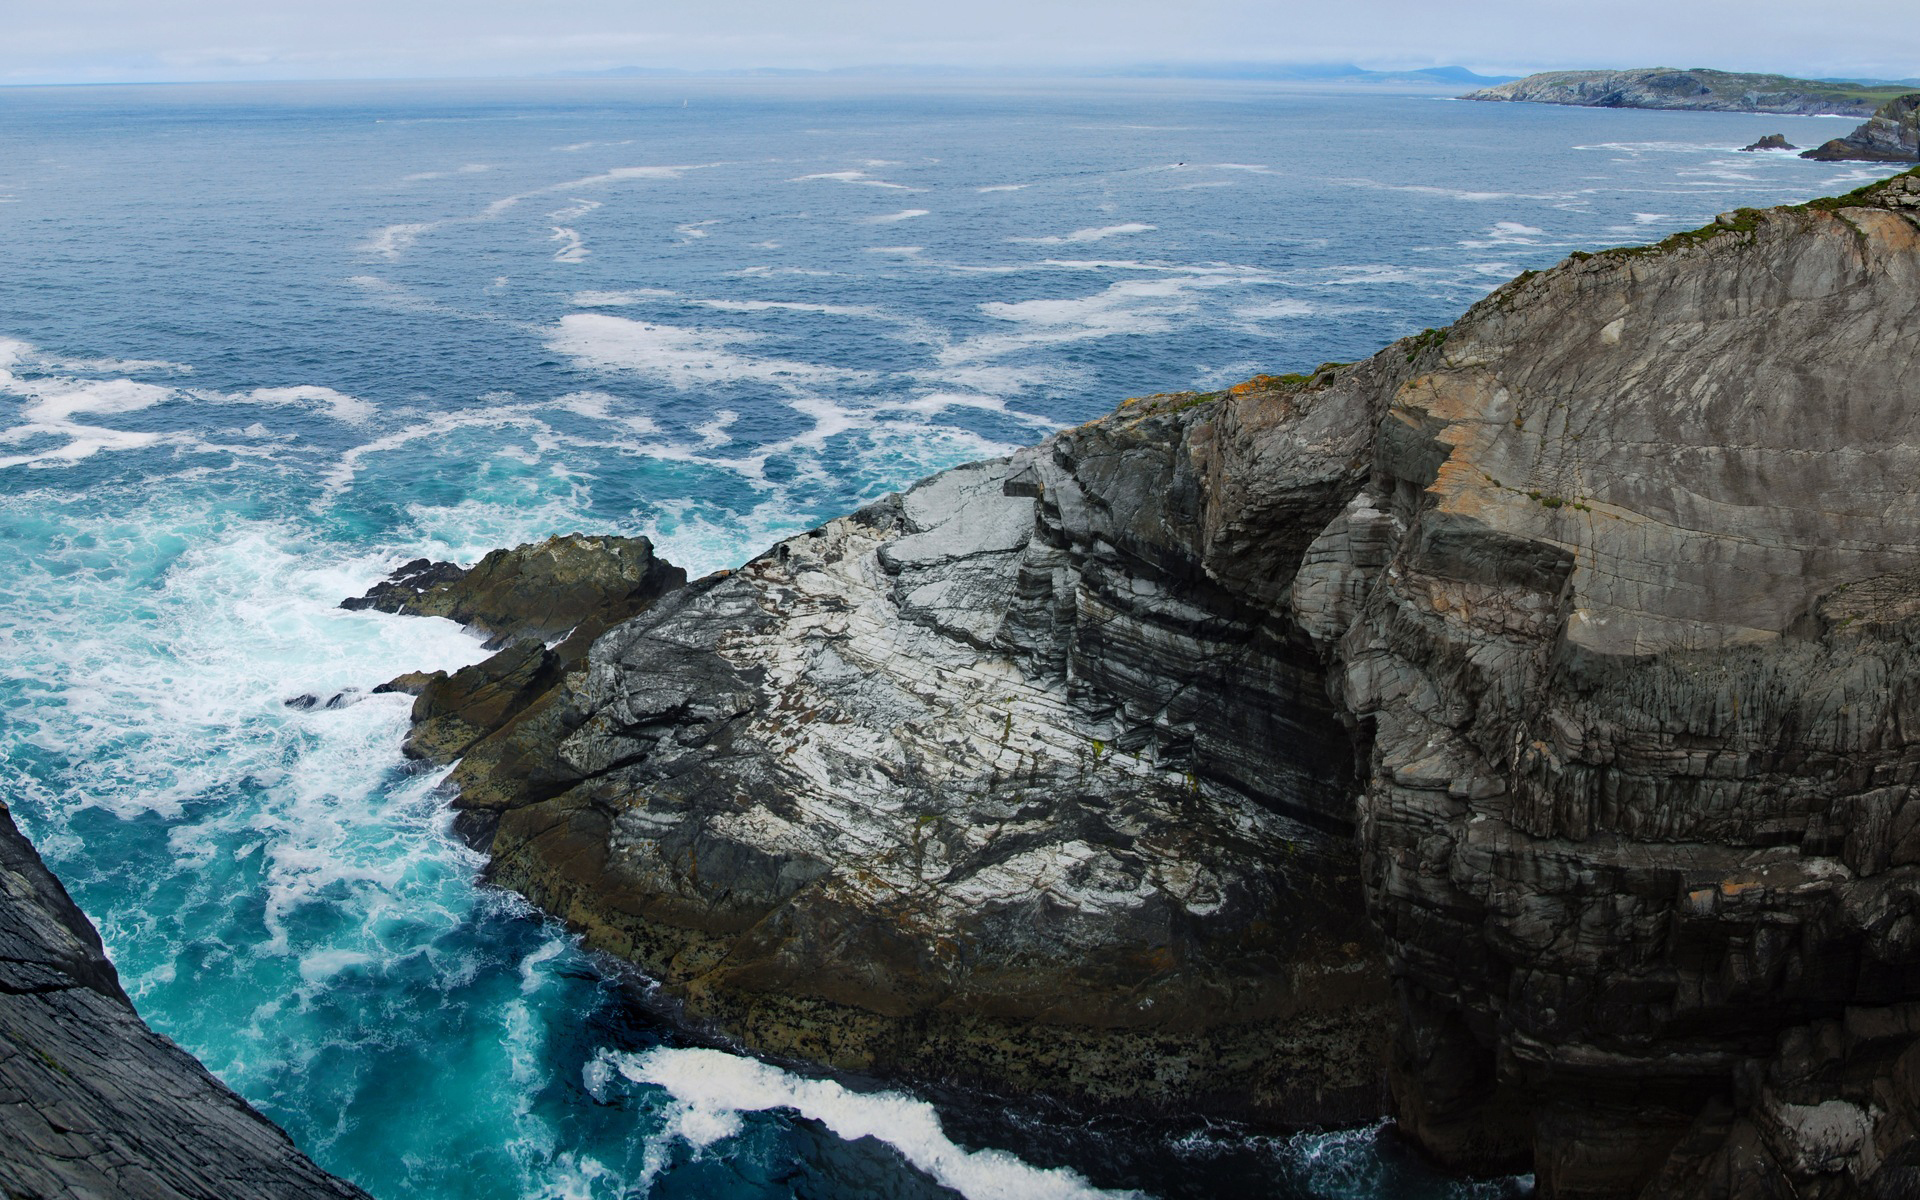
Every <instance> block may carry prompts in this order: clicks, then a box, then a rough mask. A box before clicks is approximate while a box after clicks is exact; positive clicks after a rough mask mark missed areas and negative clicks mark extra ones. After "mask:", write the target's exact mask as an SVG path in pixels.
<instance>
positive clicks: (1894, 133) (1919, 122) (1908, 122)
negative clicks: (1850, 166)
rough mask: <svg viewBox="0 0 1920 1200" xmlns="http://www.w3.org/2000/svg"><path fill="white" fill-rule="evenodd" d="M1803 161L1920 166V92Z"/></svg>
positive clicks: (1809, 153)
mask: <svg viewBox="0 0 1920 1200" xmlns="http://www.w3.org/2000/svg"><path fill="white" fill-rule="evenodd" d="M1800 157H1801V158H1811V159H1816V160H1818V161H1820V162H1896V163H1899V162H1920V92H1916V93H1914V94H1913V95H1910V96H1901V97H1898V98H1897V99H1894V100H1889V101H1888V102H1887V104H1886V105H1885V107H1883V108H1881V109H1880V111H1878V112H1876V113H1874V114H1873V116H1871V117H1869V118H1867V122H1866V124H1864V125H1862V126H1860V128H1858V129H1856V130H1854V131H1853V132H1852V133H1850V134H1848V135H1847V136H1846V137H1843V138H1834V139H1833V140H1832V141H1830V142H1827V143H1826V144H1824V145H1822V146H1819V147H1818V148H1816V149H1813V150H1809V151H1807V152H1806V153H1804V154H1802V155H1801V156H1800Z"/></svg>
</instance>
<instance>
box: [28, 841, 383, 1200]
mask: <svg viewBox="0 0 1920 1200" xmlns="http://www.w3.org/2000/svg"><path fill="white" fill-rule="evenodd" d="M0 1193H4V1194H5V1195H6V1196H7V1197H9V1198H10V1200H56V1198H58V1200H83V1198H85V1200H94V1198H99V1197H129V1198H134V1200H177V1198H183V1197H192V1198H194V1200H243V1198H245V1200H293V1198H296V1197H313V1198H316V1200H317V1198H322V1197H324V1198H326V1200H355V1198H358V1200H366V1193H365V1192H362V1191H361V1190H360V1189H359V1188H356V1187H353V1186H351V1185H350V1184H347V1183H343V1182H342V1181H340V1180H338V1179H335V1178H333V1177H332V1176H330V1175H328V1174H326V1173H325V1172H323V1171H321V1170H320V1169H319V1168H318V1167H316V1166H314V1165H313V1163H311V1162H309V1161H308V1160H307V1158H306V1157H305V1156H304V1155H302V1154H301V1153H300V1152H299V1151H298V1150H296V1149H294V1146H293V1143H292V1142H291V1141H289V1140H288V1138H287V1135H286V1134H284V1133H282V1132H281V1131H280V1130H279V1129H277V1128H275V1127H274V1126H273V1125H272V1124H271V1123H270V1122H268V1121H267V1119H266V1118H265V1117H262V1116H261V1115H260V1114H259V1113H257V1112H255V1111H254V1110H253V1109H251V1108H249V1107H248V1106H247V1104H246V1102H245V1101H244V1100H242V1099H240V1097H238V1096H236V1095H234V1094H233V1093H232V1092H231V1091H229V1090H227V1088H226V1087H225V1086H223V1085H222V1084H221V1083H220V1081H219V1080H217V1079H215V1078H214V1077H213V1076H211V1075H209V1074H208V1073H207V1071H206V1069H205V1068H204V1067H202V1066H201V1065H200V1064H199V1063H198V1062H195V1061H194V1059H193V1058H192V1056H190V1055H188V1054H187V1053H186V1052H185V1051H183V1050H181V1049H180V1048H179V1047H178V1046H175V1045H174V1044H173V1043H172V1042H170V1041H168V1040H167V1039H165V1038H163V1037H161V1036H159V1035H158V1034H156V1033H154V1032H153V1031H152V1030H150V1029H148V1028H147V1027H146V1025H145V1024H144V1023H143V1022H142V1021H141V1020H140V1018H139V1017H138V1016H137V1015H136V1014H135V1013H134V1011H133V1005H132V1004H130V1003H129V1002H128V1000H127V997H126V994H125V993H124V992H122V991H121V990H120V981H119V977H118V976H117V975H116V974H115V973H114V969H113V965H112V964H111V963H109V962H108V961H107V959H106V956H105V954H104V953H102V950H101V946H100V936H99V934H97V933H96V932H94V928H93V926H92V925H91V924H89V923H88V921H87V918H86V917H85V916H84V915H83V914H82V913H81V912H80V910H79V909H78V908H76V907H75V906H74V904H73V901H72V900H70V899H68V897H67V893H66V890H65V889H64V888H62V887H61V886H60V883H59V881H58V880H56V879H55V878H54V877H53V876H52V875H51V874H49V873H48V871H47V868H46V867H45V865H44V864H42V863H41V861H40V856H39V855H38V854H36V853H34V850H33V847H32V846H31V845H30V844H28V842H27V840H26V838H24V837H22V836H21V834H20V831H19V830H18V829H16V828H15V827H14V824H13V818H12V817H11V815H9V814H8V812H7V810H6V808H5V807H4V806H0Z"/></svg>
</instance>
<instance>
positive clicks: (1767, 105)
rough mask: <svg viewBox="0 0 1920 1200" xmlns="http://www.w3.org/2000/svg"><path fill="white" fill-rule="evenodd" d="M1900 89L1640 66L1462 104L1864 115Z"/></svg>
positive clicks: (1536, 79) (1545, 82) (1506, 88)
mask: <svg viewBox="0 0 1920 1200" xmlns="http://www.w3.org/2000/svg"><path fill="white" fill-rule="evenodd" d="M1905 90H1907V89H1904V88H1899V87H1865V86H1862V85H1859V84H1852V83H1832V82H1829V81H1825V80H1818V79H1795V78H1793V77H1792V76H1789V75H1754V74H1745V73H1741V72H1735V71H1710V70H1707V69H1705V68H1703V67H1696V68H1693V69H1692V70H1687V71H1677V70H1674V69H1673V68H1672V67H1645V68H1641V69H1637V70H1631V71H1545V72H1542V73H1540V74H1538V75H1529V76H1527V77H1526V78H1525V79H1518V80H1515V81H1514V82H1512V83H1503V84H1499V85H1498V86H1495V87H1490V88H1482V89H1481V90H1479V91H1477V92H1469V93H1468V94H1467V95H1465V96H1462V97H1461V99H1463V100H1526V101H1531V102H1533V103H1535V104H1573V105H1578V106H1581V107H1585V108H1685V109H1699V110H1706V111H1712V112H1758V113H1789V114H1794V113H1797V114H1819V113H1825V114H1833V115H1838V116H1846V117H1853V116H1858V117H1866V116H1870V115H1871V114H1872V113H1873V111H1874V109H1875V108H1877V107H1879V106H1880V105H1882V104H1885V103H1886V102H1887V101H1889V100H1891V99H1893V98H1894V97H1896V96H1898V95H1899V94H1900V93H1901V92H1903V91H1905Z"/></svg>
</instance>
